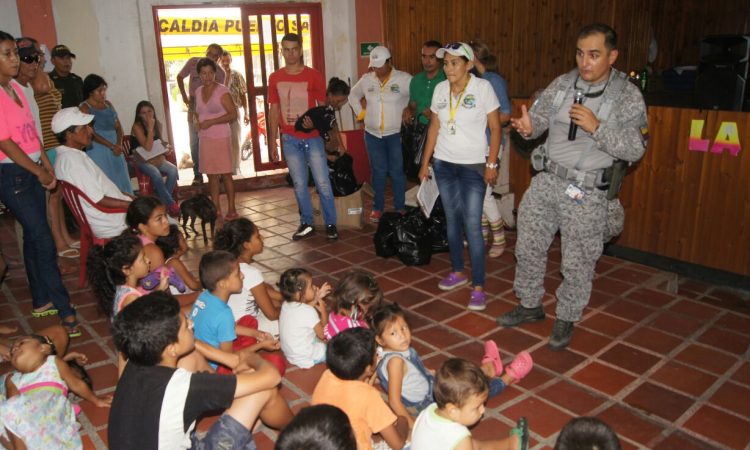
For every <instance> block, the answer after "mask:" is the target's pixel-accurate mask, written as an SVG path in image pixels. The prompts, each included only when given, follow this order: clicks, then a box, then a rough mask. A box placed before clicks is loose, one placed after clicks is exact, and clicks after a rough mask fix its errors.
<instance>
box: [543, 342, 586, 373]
mask: <svg viewBox="0 0 750 450" xmlns="http://www.w3.org/2000/svg"><path fill="white" fill-rule="evenodd" d="M531 357H532V358H533V359H534V364H535V365H540V366H542V367H545V368H547V369H549V370H551V371H553V372H556V373H559V374H563V373H566V372H568V371H569V370H570V369H572V368H573V367H575V366H577V365H578V364H580V363H582V362H583V361H585V360H586V358H585V357H584V356H581V355H579V354H577V353H574V352H571V351H570V350H568V349H565V350H552V349H551V348H549V347H548V346H546V345H544V346H542V347H539V348H538V349H536V350H534V351H533V352H532V353H531Z"/></svg>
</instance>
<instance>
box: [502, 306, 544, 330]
mask: <svg viewBox="0 0 750 450" xmlns="http://www.w3.org/2000/svg"><path fill="white" fill-rule="evenodd" d="M545 317H547V316H546V315H545V314H544V308H543V307H541V306H537V307H536V308H524V307H523V306H521V305H518V306H517V307H516V309H514V310H513V311H508V312H507V313H505V314H503V315H502V316H500V317H498V318H497V319H496V320H495V322H497V324H498V325H500V326H501V327H517V326H518V325H522V324H524V323H532V322H541V321H542V320H544V318H545Z"/></svg>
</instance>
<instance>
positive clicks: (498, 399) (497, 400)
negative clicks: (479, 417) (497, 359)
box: [485, 385, 523, 409]
mask: <svg viewBox="0 0 750 450" xmlns="http://www.w3.org/2000/svg"><path fill="white" fill-rule="evenodd" d="M521 395H523V392H522V391H521V390H520V389H518V388H517V387H516V386H514V385H511V386H508V387H506V388H505V390H504V391H503V392H501V393H500V394H498V395H496V396H494V397H492V398H490V399H488V400H487V403H485V406H486V408H487V409H496V408H504V407H505V406H506V405H508V404H509V403H510V402H512V401H514V400H515V399H517V398H518V397H520V396H521Z"/></svg>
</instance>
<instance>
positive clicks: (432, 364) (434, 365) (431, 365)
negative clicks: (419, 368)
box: [422, 355, 448, 370]
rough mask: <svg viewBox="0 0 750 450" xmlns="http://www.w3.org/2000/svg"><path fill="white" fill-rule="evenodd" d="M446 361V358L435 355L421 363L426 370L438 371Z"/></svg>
mask: <svg viewBox="0 0 750 450" xmlns="http://www.w3.org/2000/svg"><path fill="white" fill-rule="evenodd" d="M447 359H448V357H447V356H445V355H435V356H431V357H429V358H427V359H423V360H422V362H423V363H424V365H425V367H427V368H428V369H432V370H438V369H440V366H442V365H443V363H444V362H445V361H446V360H447Z"/></svg>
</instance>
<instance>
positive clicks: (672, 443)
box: [653, 431, 718, 450]
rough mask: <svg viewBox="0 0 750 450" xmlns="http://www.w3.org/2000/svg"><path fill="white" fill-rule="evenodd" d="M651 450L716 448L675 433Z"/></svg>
mask: <svg viewBox="0 0 750 450" xmlns="http://www.w3.org/2000/svg"><path fill="white" fill-rule="evenodd" d="M653 448H654V450H717V448H718V447H714V446H713V445H711V444H708V443H706V442H702V441H699V440H698V439H695V438H694V437H692V436H689V435H687V434H685V433H683V432H681V431H675V432H674V433H672V434H670V435H669V436H668V437H667V438H666V439H664V440H663V441H661V442H659V443H658V444H656V445H655V446H654V447H653Z"/></svg>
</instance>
